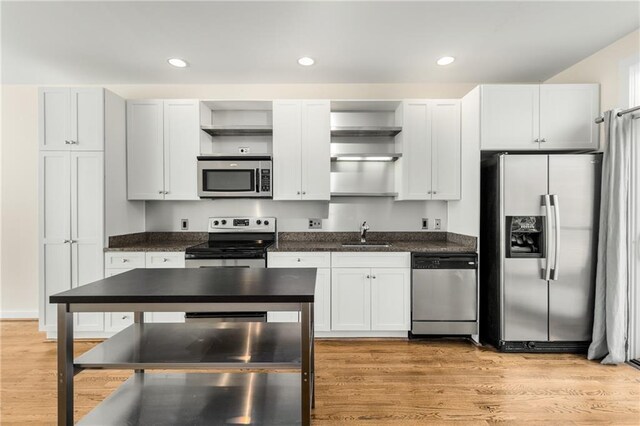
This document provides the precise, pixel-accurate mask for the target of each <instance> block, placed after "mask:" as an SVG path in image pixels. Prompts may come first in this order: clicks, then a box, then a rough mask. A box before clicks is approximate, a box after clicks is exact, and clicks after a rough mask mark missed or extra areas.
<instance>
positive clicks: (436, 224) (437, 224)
mask: <svg viewBox="0 0 640 426" xmlns="http://www.w3.org/2000/svg"><path fill="white" fill-rule="evenodd" d="M433 229H435V230H439V229H442V223H440V219H435V220H434V221H433Z"/></svg>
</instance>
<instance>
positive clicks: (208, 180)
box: [198, 156, 273, 198]
mask: <svg viewBox="0 0 640 426" xmlns="http://www.w3.org/2000/svg"><path fill="white" fill-rule="evenodd" d="M272 164H273V163H272V161H271V157H268V156H260V157H258V156H255V157H245V156H243V157H210V156H207V157H204V156H203V157H198V196H199V197H200V198H272V197H273V186H272V182H273V167H272Z"/></svg>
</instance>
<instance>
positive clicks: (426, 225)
mask: <svg viewBox="0 0 640 426" xmlns="http://www.w3.org/2000/svg"><path fill="white" fill-rule="evenodd" d="M422 229H429V219H428V218H426V217H423V218H422Z"/></svg>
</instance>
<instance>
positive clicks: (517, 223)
mask: <svg viewBox="0 0 640 426" xmlns="http://www.w3.org/2000/svg"><path fill="white" fill-rule="evenodd" d="M506 219H507V221H506V225H507V233H506V235H507V250H506V255H507V256H506V257H508V258H514V257H515V258H518V257H526V258H532V257H533V258H536V257H545V255H544V246H545V244H544V234H545V232H544V226H545V220H544V216H507V217H506Z"/></svg>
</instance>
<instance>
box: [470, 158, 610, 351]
mask: <svg viewBox="0 0 640 426" xmlns="http://www.w3.org/2000/svg"><path fill="white" fill-rule="evenodd" d="M600 170H601V156H600V155H599V154H576V155H573V154H571V155H570V154H558V155H508V154H500V155H494V156H493V157H491V158H488V159H486V160H485V161H483V164H482V179H481V186H482V192H481V195H482V196H481V200H482V201H481V228H480V229H481V234H480V247H481V250H480V259H481V261H482V266H481V268H480V277H481V279H480V286H481V288H480V295H481V303H480V334H481V340H482V341H484V342H488V343H491V344H493V345H494V346H496V347H497V348H499V349H500V350H502V351H527V352H529V351H531V352H533V351H540V352H582V351H584V350H586V348H587V346H588V344H589V341H590V339H591V328H592V321H593V299H594V282H595V266H596V245H597V231H598V229H597V228H598V209H599V205H600V193H599V188H600Z"/></svg>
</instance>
